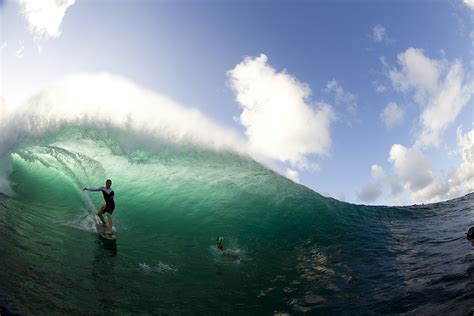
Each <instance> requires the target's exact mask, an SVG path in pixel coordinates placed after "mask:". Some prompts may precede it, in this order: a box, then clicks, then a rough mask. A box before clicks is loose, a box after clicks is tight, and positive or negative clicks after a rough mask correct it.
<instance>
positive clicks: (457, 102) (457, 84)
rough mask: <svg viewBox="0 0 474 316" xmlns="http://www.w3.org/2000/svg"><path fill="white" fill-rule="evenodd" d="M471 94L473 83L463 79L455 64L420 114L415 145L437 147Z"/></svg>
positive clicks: (459, 65) (458, 66)
mask: <svg viewBox="0 0 474 316" xmlns="http://www.w3.org/2000/svg"><path fill="white" fill-rule="evenodd" d="M473 93H474V82H473V81H466V80H465V79H464V71H463V68H462V65H461V63H460V62H459V61H457V62H455V63H454V64H453V65H452V66H451V68H450V69H449V72H448V74H447V75H446V77H445V79H444V81H443V83H442V84H441V85H440V89H439V90H437V91H436V93H434V94H433V95H432V97H431V98H430V101H429V102H428V103H427V105H426V106H425V108H424V110H423V112H422V114H421V118H420V120H421V123H422V126H423V127H422V131H421V133H420V135H419V137H418V140H417V145H421V146H433V145H434V146H437V145H439V143H440V138H441V134H442V133H443V132H444V130H445V129H446V128H447V127H448V126H449V125H450V124H451V123H453V122H454V121H455V120H456V118H457V117H458V115H459V114H460V113H461V111H462V110H463V108H464V106H466V105H467V104H468V102H469V100H470V99H471V97H472V95H473Z"/></svg>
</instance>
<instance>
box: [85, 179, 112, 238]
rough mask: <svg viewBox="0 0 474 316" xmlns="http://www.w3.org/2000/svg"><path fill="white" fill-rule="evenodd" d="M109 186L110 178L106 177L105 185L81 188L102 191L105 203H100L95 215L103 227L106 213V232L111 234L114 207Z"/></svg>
mask: <svg viewBox="0 0 474 316" xmlns="http://www.w3.org/2000/svg"><path fill="white" fill-rule="evenodd" d="M111 187H112V180H110V179H108V180H107V181H105V187H100V188H97V189H88V188H84V189H82V190H83V191H91V192H99V191H100V192H102V195H103V196H104V200H105V204H104V205H102V207H101V208H100V211H99V213H97V215H98V216H99V218H100V220H101V223H100V226H101V227H104V226H105V220H104V213H107V220H108V222H109V229H108V231H107V234H110V235H112V213H113V212H114V209H115V202H114V191H113V190H112V188H111Z"/></svg>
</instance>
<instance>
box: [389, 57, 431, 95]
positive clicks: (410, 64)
mask: <svg viewBox="0 0 474 316" xmlns="http://www.w3.org/2000/svg"><path fill="white" fill-rule="evenodd" d="M398 63H399V65H400V67H401V69H393V70H391V71H390V72H389V77H390V79H391V80H392V84H393V86H394V88H395V89H397V90H400V91H403V92H409V91H411V90H414V91H415V98H416V100H417V101H419V102H423V100H424V99H425V98H426V96H427V94H430V93H434V92H435V91H436V90H437V89H438V77H439V75H440V64H439V62H438V61H436V60H432V59H430V58H428V57H426V56H425V55H424V53H423V50H421V49H418V48H408V49H407V50H406V51H404V52H403V53H400V54H399V55H398Z"/></svg>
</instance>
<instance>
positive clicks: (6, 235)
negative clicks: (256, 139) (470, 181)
mask: <svg viewBox="0 0 474 316" xmlns="http://www.w3.org/2000/svg"><path fill="white" fill-rule="evenodd" d="M0 110H1V111H0V113H1V114H2V116H1V118H0V192H1V195H0V267H1V269H0V306H1V307H0V312H3V311H7V310H8V313H11V314H15V313H18V314H26V315H42V314H65V313H67V314H152V313H156V314H160V313H164V314H180V313H192V314H195V313H203V314H259V315H260V314H275V313H288V314H300V313H301V314H302V313H309V314H340V313H349V314H355V315H366V314H400V313H409V314H461V315H462V314H468V313H469V312H472V311H474V310H473V308H474V291H473V289H474V278H473V271H474V253H473V251H472V247H473V246H472V245H471V243H470V242H468V241H467V240H466V239H465V232H466V231H467V229H468V228H469V227H470V226H472V225H473V224H474V221H473V215H474V195H473V194H470V195H466V196H464V197H462V198H458V199H455V200H451V201H446V202H442V203H437V204H430V205H414V206H406V207H385V206H364V205H353V204H348V203H344V202H340V201H337V200H335V199H332V198H327V197H323V196H321V195H319V194H318V193H316V192H314V191H312V190H310V189H309V188H307V187H305V186H302V185H299V184H296V183H294V182H292V181H291V180H289V179H287V178H285V177H282V176H281V175H279V174H278V173H276V172H274V171H272V170H271V168H269V167H268V162H266V161H265V158H264V157H260V156H259V155H258V154H257V153H256V152H254V151H252V150H251V149H249V148H248V147H247V145H246V144H245V142H244V141H243V140H242V139H241V138H240V137H239V134H238V133H237V132H236V131H233V130H230V129H228V128H225V127H222V126H219V125H217V124H215V123H213V122H212V121H210V120H209V119H207V118H206V117H205V116H204V115H202V114H201V113H199V112H198V111H196V110H193V109H189V108H185V107H182V106H180V105H179V104H177V103H175V102H174V101H172V100H170V99H168V98H165V97H162V96H159V95H156V94H154V93H153V92H150V91H146V90H143V89H141V88H140V87H138V86H136V85H135V84H133V83H132V82H130V81H128V80H127V79H124V78H120V77H115V76H111V75H109V74H96V75H88V74H84V75H80V76H75V77H71V78H68V79H66V80H63V81H61V82H58V83H56V84H55V85H53V86H51V87H49V88H47V89H45V90H44V91H42V92H41V93H39V94H38V95H36V96H34V97H33V98H31V99H30V100H29V101H28V102H27V103H26V104H25V105H24V106H22V107H20V108H17V109H14V110H12V109H8V108H6V107H4V108H1V109H0ZM183 117H185V118H186V120H185V121H184V122H183ZM107 178H110V179H112V180H113V189H114V191H115V194H116V205H117V207H116V210H115V212H114V216H113V217H114V226H115V227H114V228H115V231H116V234H117V236H118V240H117V243H116V247H109V246H108V245H107V244H104V242H103V240H101V239H100V238H99V237H98V235H97V233H96V231H95V223H96V220H97V218H96V217H95V215H94V214H95V213H96V212H97V209H98V208H99V207H100V205H101V204H102V200H101V199H102V198H101V196H100V194H94V193H83V192H82V190H81V189H82V188H83V187H84V186H88V187H92V186H100V185H103V184H104V182H105V179H107ZM217 236H224V237H225V242H224V245H225V247H226V248H227V249H229V250H230V251H232V252H233V253H237V254H238V255H239V259H238V260H234V259H229V258H226V257H225V256H222V254H221V253H220V252H219V251H218V250H216V247H215V238H216V237H217ZM2 309H3V311H2ZM2 315H3V314H2Z"/></svg>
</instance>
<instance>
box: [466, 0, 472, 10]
mask: <svg viewBox="0 0 474 316" xmlns="http://www.w3.org/2000/svg"><path fill="white" fill-rule="evenodd" d="M464 4H465V5H467V6H468V7H469V8H470V9H472V10H474V0H464Z"/></svg>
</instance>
